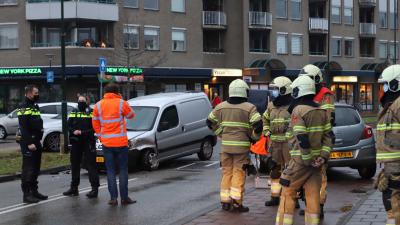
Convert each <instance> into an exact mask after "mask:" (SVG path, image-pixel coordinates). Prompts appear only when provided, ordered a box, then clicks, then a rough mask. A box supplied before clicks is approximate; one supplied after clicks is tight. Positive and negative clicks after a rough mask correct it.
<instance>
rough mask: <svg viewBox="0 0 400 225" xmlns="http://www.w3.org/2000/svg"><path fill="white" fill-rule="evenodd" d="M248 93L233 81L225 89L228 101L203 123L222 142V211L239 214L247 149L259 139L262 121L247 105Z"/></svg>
mask: <svg viewBox="0 0 400 225" xmlns="http://www.w3.org/2000/svg"><path fill="white" fill-rule="evenodd" d="M248 89H249V87H248V85H247V84H246V83H245V82H244V81H243V80H239V79H238V80H235V81H233V82H232V83H231V84H230V85H229V99H228V101H226V102H223V103H221V104H219V105H218V106H217V107H216V108H215V109H214V110H213V111H212V112H211V113H210V115H209V117H208V120H207V124H208V125H209V127H210V128H212V129H213V130H214V132H215V133H216V135H218V136H219V137H220V138H221V139H222V141H221V155H220V156H221V158H220V161H221V166H222V180H221V190H220V197H221V203H222V208H223V209H224V210H230V209H231V208H232V207H233V209H234V210H236V211H239V212H247V211H248V210H249V209H248V208H247V207H244V206H243V204H242V203H243V197H244V191H245V181H246V173H245V169H246V165H249V164H250V158H249V150H250V145H251V143H252V142H255V141H257V140H258V139H259V137H260V135H261V132H262V121H261V115H260V114H259V113H258V112H257V109H256V106H254V105H253V104H251V103H248V102H247V92H248Z"/></svg>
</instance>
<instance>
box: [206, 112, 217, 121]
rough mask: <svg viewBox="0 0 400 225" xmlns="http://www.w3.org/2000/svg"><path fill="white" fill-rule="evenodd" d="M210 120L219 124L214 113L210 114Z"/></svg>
mask: <svg viewBox="0 0 400 225" xmlns="http://www.w3.org/2000/svg"><path fill="white" fill-rule="evenodd" d="M208 119H209V120H212V121H214V122H216V123H218V119H217V117H215V115H214V113H212V112H211V113H210V115H208Z"/></svg>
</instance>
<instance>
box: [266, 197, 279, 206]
mask: <svg viewBox="0 0 400 225" xmlns="http://www.w3.org/2000/svg"><path fill="white" fill-rule="evenodd" d="M278 205H279V197H271V200H269V201H266V202H265V206H267V207H268V206H278Z"/></svg>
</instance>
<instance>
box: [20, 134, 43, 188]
mask: <svg viewBox="0 0 400 225" xmlns="http://www.w3.org/2000/svg"><path fill="white" fill-rule="evenodd" d="M35 145H36V148H37V149H36V151H30V150H29V149H28V145H26V144H25V143H21V144H20V146H21V152H22V174H21V188H22V192H23V193H24V195H26V194H29V193H30V192H32V191H37V189H38V176H39V173H40V164H41V160H42V145H41V144H40V141H37V142H36V143H35Z"/></svg>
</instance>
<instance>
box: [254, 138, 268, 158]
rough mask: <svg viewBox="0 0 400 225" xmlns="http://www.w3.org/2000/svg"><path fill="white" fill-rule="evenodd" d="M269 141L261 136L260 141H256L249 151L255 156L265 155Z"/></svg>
mask: <svg viewBox="0 0 400 225" xmlns="http://www.w3.org/2000/svg"><path fill="white" fill-rule="evenodd" d="M268 141H269V139H268V138H267V137H265V136H264V135H261V138H260V140H258V141H257V142H256V143H255V144H252V145H251V148H250V151H252V152H253V153H255V154H257V155H267V154H268V151H267V150H266V149H265V146H266V144H267V143H268Z"/></svg>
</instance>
